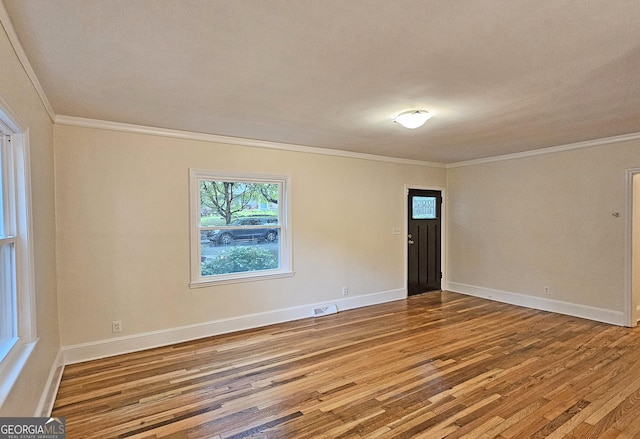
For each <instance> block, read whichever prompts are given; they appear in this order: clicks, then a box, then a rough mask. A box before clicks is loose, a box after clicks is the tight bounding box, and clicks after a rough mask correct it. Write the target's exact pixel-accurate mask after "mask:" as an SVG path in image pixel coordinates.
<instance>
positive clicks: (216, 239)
mask: <svg viewBox="0 0 640 439" xmlns="http://www.w3.org/2000/svg"><path fill="white" fill-rule="evenodd" d="M289 182H290V179H289V178H288V177H283V176H269V175H244V174H222V173H216V172H212V171H205V170H195V169H192V170H190V185H191V216H190V217H191V286H193V287H197V286H207V285H212V284H216V283H230V282H238V281H247V280H259V279H265V278H271V277H283V276H290V275H292V270H291V237H290V228H289V224H290V222H289V210H288V207H289V202H288V193H289Z"/></svg>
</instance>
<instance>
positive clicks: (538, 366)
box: [53, 292, 640, 439]
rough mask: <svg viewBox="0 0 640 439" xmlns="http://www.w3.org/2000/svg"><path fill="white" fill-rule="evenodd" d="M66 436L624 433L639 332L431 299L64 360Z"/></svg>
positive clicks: (218, 438) (632, 409)
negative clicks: (115, 354)
mask: <svg viewBox="0 0 640 439" xmlns="http://www.w3.org/2000/svg"><path fill="white" fill-rule="evenodd" d="M53 416H65V417H66V419H67V431H68V434H67V437H68V438H112V437H130V438H173V439H177V438H190V439H191V438H214V439H223V438H224V439H230V438H233V439H239V438H294V439H304V438H314V439H315V438H330V439H338V438H341V439H347V438H348V439H355V438H429V439H433V438H450V439H453V438H465V439H468V438H500V439H511V438H543V437H547V438H580V439H586V438H605V439H612V438H619V439H623V438H624V439H631V438H636V439H640V329H629V328H621V327H616V326H611V325H606V324H602V323H597V322H592V321H588V320H583V319H579V318H574V317H568V316H562V315H557V314H552V313H546V312H542V311H536V310H530V309H526V308H520V307H516V306H511V305H506V304H501V303H496V302H491V301H486V300H482V299H477V298H473V297H468V296H464V295H460V294H455V293H449V292H442V293H431V294H425V295H422V296H416V297H411V298H409V299H407V300H402V301H396V302H392V303H387V304H382V305H376V306H371V307H367V308H360V309H357V310H352V311H345V312H341V313H338V314H335V315H330V316H325V317H321V318H317V319H313V318H310V319H305V320H299V321H295V322H289V323H284V324H279V325H273V326H269V327H265V328H261V329H256V330H250V331H244V332H240V333H234V334H229V335H223V336H217V337H211V338H207V339H203V340H198V341H193V342H189V343H182V344H178V345H174V346H170V347H164V348H158V349H153V350H148V351H144V352H139V353H134V354H128V355H121V356H118V357H112V358H108V359H103V360H97V361H91V362H87V363H82V364H76V365H70V366H67V367H66V369H65V372H64V375H63V378H62V383H61V386H60V390H59V393H58V395H57V399H56V402H55V407H54V411H53Z"/></svg>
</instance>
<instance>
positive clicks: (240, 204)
mask: <svg viewBox="0 0 640 439" xmlns="http://www.w3.org/2000/svg"><path fill="white" fill-rule="evenodd" d="M279 199H280V185H279V184H277V183H256V182H249V181H246V182H243V181H215V180H202V181H200V226H201V227H214V226H233V225H245V224H244V223H242V220H244V219H246V218H250V217H260V218H264V219H269V222H270V223H274V221H275V224H278V222H279V215H278V201H279Z"/></svg>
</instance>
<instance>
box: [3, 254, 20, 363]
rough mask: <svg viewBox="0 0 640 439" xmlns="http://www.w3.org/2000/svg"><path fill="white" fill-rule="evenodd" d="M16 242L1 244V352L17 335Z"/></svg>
mask: <svg viewBox="0 0 640 439" xmlns="http://www.w3.org/2000/svg"><path fill="white" fill-rule="evenodd" d="M15 264H16V262H15V249H14V244H13V243H9V244H3V245H0V310H1V311H2V316H1V318H0V352H3V351H4V350H3V349H2V348H3V347H4V346H5V344H6V343H8V342H9V341H10V340H11V339H12V338H14V337H15V336H16V329H15V326H16V321H15V316H16V311H17V310H16V295H15V291H16V285H15V270H16V268H15V267H16V265H15Z"/></svg>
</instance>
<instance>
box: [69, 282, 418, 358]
mask: <svg viewBox="0 0 640 439" xmlns="http://www.w3.org/2000/svg"><path fill="white" fill-rule="evenodd" d="M406 297H407V290H406V289H397V290H390V291H383V292H379V293H373V294H366V295H361V296H352V297H347V298H343V299H336V300H331V301H328V302H326V303H331V304H335V305H336V307H337V308H338V311H345V310H348V309H353V308H360V307H363V306H369V305H376V304H379V303H385V302H391V301H394V300H400V299H405V298H406ZM326 303H325V304H326ZM319 305H323V304H322V303H313V304H308V305H302V306H296V307H293V308H285V309H279V310H274V311H269V312H264V313H259V314H249V315H245V316H239V317H234V318H230V319H222V320H215V321H211V322H205V323H199V324H195V325H189V326H182V327H177V328H169V329H163V330H160V331H153V332H146V333H141V334H134V335H129V336H125V337H118V338H111V339H105V340H98V341H95V342H89V343H82V344H76V345H70V346H63V347H62V355H63V359H64V364H73V363H80V362H83V361H89V360H95V359H98V358H105V357H111V356H114V355H120V354H125V353H129V352H137V351H141V350H144V349H150V348H155V347H160V346H167V345H170V344H174V343H181V342H185V341H189V340H196V339H199V338H205V337H211V336H213V335H219V334H226V333H229V332H235V331H242V330H245V329H252V328H258V327H261V326H266V325H271V324H274V323H282V322H288V321H292V320H298V319H303V318H307V317H311V316H312V315H313V314H312V310H313V308H314V307H317V306H319Z"/></svg>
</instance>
